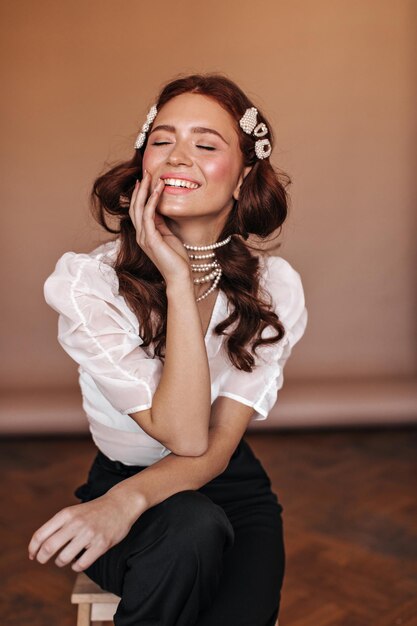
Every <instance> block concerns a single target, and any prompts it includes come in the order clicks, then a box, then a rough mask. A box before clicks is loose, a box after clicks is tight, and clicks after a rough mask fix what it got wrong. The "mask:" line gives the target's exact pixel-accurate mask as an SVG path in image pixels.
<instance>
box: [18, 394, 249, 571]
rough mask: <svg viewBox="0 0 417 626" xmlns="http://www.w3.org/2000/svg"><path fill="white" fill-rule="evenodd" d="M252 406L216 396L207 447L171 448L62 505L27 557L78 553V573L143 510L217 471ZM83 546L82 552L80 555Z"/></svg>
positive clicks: (63, 559)
mask: <svg viewBox="0 0 417 626" xmlns="http://www.w3.org/2000/svg"><path fill="white" fill-rule="evenodd" d="M253 411H254V410H253V409H252V407H249V406H246V405H244V404H241V403H240V402H236V401H235V400H232V399H230V398H227V397H219V398H217V399H216V401H215V402H214V403H213V409H212V414H211V422H210V429H209V447H208V450H207V452H205V453H204V454H202V455H201V456H199V457H179V456H177V455H175V454H172V453H171V454H169V455H168V456H166V457H164V458H163V459H161V460H160V461H157V462H156V463H154V464H152V465H151V466H149V467H147V468H146V469H144V470H142V471H141V472H139V473H138V474H136V475H134V476H131V477H130V478H126V479H125V480H123V481H122V482H120V483H118V484H117V485H115V486H114V487H112V488H111V489H109V491H107V492H106V493H105V494H104V495H103V496H100V497H98V498H96V499H94V500H91V501H90V502H84V503H82V504H75V505H73V506H69V507H65V508H64V509H61V510H60V511H59V512H58V513H57V514H56V515H54V516H53V517H52V518H51V519H50V520H48V521H47V522H46V523H45V524H44V525H43V526H41V527H40V528H38V530H37V531H36V532H35V533H34V535H33V536H32V538H31V540H30V543H29V547H28V550H29V558H30V559H35V558H36V560H37V561H38V562H39V563H46V562H47V561H49V559H50V558H51V557H52V556H53V555H54V554H56V553H57V552H59V554H58V556H57V557H56V558H55V564H56V565H58V566H59V567H63V566H64V565H67V564H68V563H71V562H72V561H74V559H76V558H77V557H79V558H78V560H77V561H76V562H75V563H73V565H72V569H73V570H74V571H78V572H79V571H82V570H84V569H87V568H88V567H89V566H90V565H91V564H92V563H94V561H96V560H97V559H98V558H99V557H100V556H101V555H102V554H104V552H106V551H107V550H109V549H110V548H111V547H112V546H114V545H115V544H116V543H119V542H120V541H121V540H122V539H123V538H124V537H125V536H126V535H127V533H128V532H129V530H130V528H131V526H132V525H133V523H134V522H135V521H136V520H137V519H138V518H139V517H140V516H141V515H142V513H144V512H145V511H146V510H147V509H149V508H151V507H152V506H155V505H156V504H158V503H159V502H162V501H163V500H166V498H169V496H171V495H173V494H175V493H178V492H180V491H185V490H187V489H193V490H196V489H199V488H200V487H202V486H203V485H205V484H206V483H208V482H210V480H212V479H213V478H215V477H216V476H218V475H219V474H221V473H222V472H223V471H224V469H225V468H226V467H227V465H228V463H229V460H230V457H231V456H232V454H233V452H234V451H235V449H236V447H237V445H238V443H239V441H240V439H241V438H242V436H243V434H244V432H245V430H246V428H247V425H248V423H249V420H250V418H251V416H252V414H253ZM65 544H67V545H65ZM64 546H65V547H64ZM82 550H85V552H84V553H83V554H82V555H81V556H79V555H80V552H81V551H82Z"/></svg>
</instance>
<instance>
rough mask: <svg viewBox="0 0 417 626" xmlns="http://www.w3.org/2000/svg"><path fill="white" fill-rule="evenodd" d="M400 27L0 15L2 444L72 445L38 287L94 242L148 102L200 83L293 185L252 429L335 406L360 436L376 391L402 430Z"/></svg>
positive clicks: (328, 3) (407, 94)
mask: <svg viewBox="0 0 417 626" xmlns="http://www.w3.org/2000/svg"><path fill="white" fill-rule="evenodd" d="M415 14H416V3H414V2H413V0H397V1H396V2H393V1H392V0H360V1H355V2H346V1H341V0H339V1H338V0H315V1H313V0H311V1H310V0H304V1H301V0H299V1H295V0H288V1H285V2H284V1H277V0H265V1H264V2H260V3H258V4H255V3H253V2H247V1H243V2H242V1H239V2H237V1H236V2H231V1H229V2H227V1H224V0H223V1H220V0H215V1H212V2H209V3H205V4H203V3H196V2H194V1H191V0H183V1H182V2H179V1H177V2H176V3H172V2H166V1H165V2H158V3H150V2H149V3H148V2H146V3H145V2H140V1H139V0H123V1H116V0H88V1H87V0H85V1H82V0H76V1H74V0H72V1H71V2H70V1H67V2H64V1H62V0H36V1H35V0H32V1H30V0H19V1H18V2H8V1H6V2H3V3H2V19H1V41H2V48H3V54H2V81H1V83H2V92H3V97H2V98H1V103H0V106H1V109H2V111H1V119H2V132H1V136H2V154H1V157H2V160H1V169H2V188H1V207H2V228H1V264H0V271H1V274H2V275H1V280H2V285H3V296H4V297H3V299H2V324H1V334H2V336H1V345H2V357H3V358H2V359H1V389H2V390H3V392H4V402H5V403H4V405H3V407H4V410H3V414H2V416H3V417H2V421H3V426H2V427H1V426H0V428H2V429H3V430H13V429H15V430H25V429H26V430H31V429H32V430H36V429H37V428H38V427H39V428H41V427H42V428H46V429H47V430H48V428H49V427H51V428H52V429H59V428H63V429H64V430H65V428H66V426H65V424H68V423H69V422H71V427H72V428H73V429H75V430H77V429H78V428H83V426H82V425H83V424H84V418H83V417H82V413H81V410H80V406H79V400H78V396H77V393H78V391H77V372H76V365H75V364H74V362H72V361H71V359H70V358H69V357H68V356H67V355H66V354H65V353H64V352H63V351H62V349H61V348H60V346H59V345H58V344H57V342H56V330H57V329H56V323H57V319H56V314H55V313H54V312H53V311H52V310H51V309H49V307H48V306H47V305H46V303H45V302H44V300H43V293H42V286H43V282H44V280H45V278H46V277H47V275H48V274H49V273H50V272H51V271H52V269H53V267H54V265H55V263H56V260H57V259H58V257H59V256H60V255H61V254H62V253H63V252H65V251H67V250H75V251H87V250H90V249H91V248H92V247H94V246H95V245H97V243H98V242H99V241H101V240H103V238H105V237H106V236H105V235H102V234H101V233H100V231H99V228H98V226H96V225H95V224H94V223H93V222H92V219H91V218H90V216H89V213H88V208H87V195H88V192H89V190H90V186H91V183H92V180H93V178H94V177H95V176H96V175H97V174H98V173H99V171H100V170H101V169H102V167H103V166H104V162H105V161H106V160H108V161H113V160H115V159H118V158H125V157H127V156H129V155H130V154H131V153H132V145H133V141H134V138H135V137H136V134H137V131H138V130H139V128H140V126H141V125H142V123H143V121H144V118H145V115H146V112H147V110H148V107H149V105H150V104H151V103H152V102H153V98H154V96H155V95H156V93H157V91H158V90H159V88H160V86H161V85H162V84H163V83H164V82H165V81H167V80H169V79H171V78H173V77H174V76H176V75H177V74H178V73H180V72H181V73H184V72H200V71H202V72H204V71H222V72H225V73H226V74H227V75H228V76H230V77H231V78H232V79H234V80H235V81H236V82H238V84H240V86H241V87H242V88H243V89H244V90H246V91H247V92H248V94H249V95H250V96H252V97H253V98H254V100H255V102H256V103H258V104H259V106H260V107H262V108H263V110H264V111H265V113H266V114H267V115H268V116H269V118H270V120H271V122H272V124H273V126H274V130H275V133H276V137H277V147H276V149H275V151H274V153H273V162H274V163H275V164H277V165H279V166H280V167H282V168H283V169H284V170H286V171H288V172H289V173H290V175H291V176H292V177H293V181H294V184H293V187H292V199H293V200H292V207H291V211H290V217H289V219H288V221H287V223H286V226H285V230H284V233H283V237H282V241H283V245H282V247H281V249H280V251H279V254H281V255H282V256H284V257H285V258H287V259H288V260H289V261H290V262H291V263H292V264H293V265H294V267H295V268H296V269H297V270H298V271H299V272H300V273H301V275H302V277H303V281H304V287H305V293H306V300H307V306H308V309H309V326H308V330H307V332H306V334H305V336H304V338H303V340H302V342H300V344H299V346H297V347H296V348H295V350H294V353H293V355H292V357H291V359H290V361H289V363H288V364H287V367H286V386H285V388H284V390H283V391H282V392H281V395H282V409H280V408H279V405H280V403H279V402H278V403H277V405H276V409H275V410H274V414H273V416H272V418H271V419H272V421H271V422H269V424H271V423H274V420H275V419H276V422H277V423H282V424H285V423H286V422H288V423H293V424H302V423H303V420H304V421H307V422H308V423H315V424H319V423H320V422H321V417H320V415H324V413H325V412H326V398H327V397H328V392H329V393H330V395H331V394H332V393H333V391H334V390H337V389H341V388H343V389H344V390H345V391H344V392H343V393H341V394H339V395H338V392H337V393H336V396H335V397H336V399H337V398H339V402H337V400H336V401H335V403H334V405H331V406H332V407H333V409H334V410H333V409H332V413H331V415H332V416H333V417H332V418H331V420H330V421H332V420H333V422H334V423H340V422H341V421H343V419H344V420H346V421H349V419H350V417H351V419H352V420H353V421H356V422H358V421H359V422H360V421H361V413H360V411H361V410H362V409H361V407H362V408H363V404H361V402H360V401H359V400H358V402H356V399H358V398H359V396H360V397H361V398H362V397H364V396H366V395H367V393H366V389H368V388H369V389H371V388H372V389H373V392H372V394H373V395H372V394H371V393H370V394H369V397H368V400H367V401H368V404H369V406H370V407H371V410H370V413H369V414H370V415H371V414H372V416H373V417H372V419H373V420H374V421H378V420H379V419H380V420H381V421H382V420H383V419H384V418H383V416H382V412H383V411H382V404H381V399H380V398H381V396H380V394H379V391H378V389H379V390H381V391H383V392H384V393H387V390H388V391H389V389H390V388H391V387H390V385H393V387H392V389H393V390H394V388H395V389H396V390H397V391H395V392H394V391H393V392H392V394H391V395H390V394H389V393H388V395H389V398H388V400H387V402H388V405H389V406H391V405H390V404H389V402H391V403H392V408H393V410H392V417H393V418H397V419H402V418H404V419H406V420H410V419H416V417H417V401H416V395H415V389H416V385H415V380H416V374H417V372H416V370H417V341H416V300H417V298H416V285H417V283H416V252H415V250H416V246H415V236H416V229H415V226H416V210H415V208H416V202H415V200H416V183H415V175H414V174H415V170H416V149H415V146H416V143H415V141H416V132H415V131H416V125H415V103H416V101H415V69H416V68H415V65H416V63H415V59H416V54H415V53H416V46H415V34H414V33H415V28H414V27H415V21H416V20H415V17H416V15H415ZM287 381H288V382H287ZM368 383H369V387H367V385H368ZM375 385H376V386H375ZM398 385H399V386H398ZM358 386H359V387H360V388H361V389H362V390H365V391H362V392H361V393H362V395H361V394H359V395H356V392H355V389H356V390H357V389H358ZM287 389H288V390H287ZM302 389H303V390H304V392H303V393H304V395H303V394H302V393H301V390H302ZM398 389H400V391H398ZM60 390H64V391H65V393H64V395H63V396H62V398H65V399H66V398H67V397H73V398H75V400H74V401H73V402H74V407H73V412H72V413H71V412H70V416H69V417H68V415H66V416H65V415H64V413H65V411H64V408H63V401H61V400H60V398H61V396H60ZM291 390H292V391H291ZM311 390H313V391H314V394H313V395H314V398H315V399H316V400H317V398H319V401H318V404H317V407H318V408H317V410H316V412H315V413H314V411H313V413H314V415H313V417H312V418H309V419H307V418H306V417H305V416H306V415H307V413H308V412H309V410H310V413H311V406H312V402H314V400H313V396H312V395H311V393H310V392H311ZM332 390H333V391H332ZM317 394H318V395H317ZM363 394H364V396H363ZM404 394H405V395H404ZM47 396H48V402H49V404H48V407H49V409H48V410H49V411H50V412H49V413H48V412H47V409H46V404H45V398H46V397H47ZM33 398H35V399H36V398H37V400H36V402H37V406H38V409H39V407H40V409H39V410H38V413H37V414H36V415H35V413H33V412H32V413H31V411H30V407H31V406H32V402H34V400H33ZM51 398H57V401H56V402H55V404H54V403H52V405H51ZM301 398H303V400H301ZM404 398H406V401H405V406H406V408H404ZM348 400H349V401H350V404H349V402H348ZM397 400H398V403H399V404H398V406H402V407H403V408H402V409H400V408H399V409H398V411H396V406H397V404H396V402H397ZM19 403H23V404H22V406H26V409H21V410H19V406H20V404H19ZM346 403H347V404H346ZM64 404H65V406H66V407H68V406H69V405H68V403H67V400H65V403H64ZM342 404H343V405H344V412H343V411H342V412H341V413H340V414H339V417H340V419H339V417H338V411H337V406H339V408H340V407H341V406H342ZM51 406H52V409H51ZM329 406H330V405H327V410H329ZM384 406H385V407H386V406H387V405H386V404H385V405H384ZM42 407H44V408H45V411H44V412H43V409H42ZM284 407H286V408H284ZM320 407H322V409H323V411H322V413H320ZM346 407H350V408H346ZM28 409H29V410H28ZM358 411H359V413H358ZM342 413H343V415H344V416H345V417H342ZM365 413H366V411H365ZM46 414H48V417H47V418H43V417H42V415H46ZM349 415H350V417H349ZM303 416H304V417H303ZM42 419H43V426H41V422H42ZM45 419H46V426H45ZM388 419H390V418H388ZM57 421H58V422H59V425H58V426H57V425H56V423H57ZM265 424H266V423H263V424H262V427H264V426H265ZM63 425H64V426H63ZM80 425H81V426H80Z"/></svg>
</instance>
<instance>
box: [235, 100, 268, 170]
mask: <svg viewBox="0 0 417 626" xmlns="http://www.w3.org/2000/svg"><path fill="white" fill-rule="evenodd" d="M257 115H258V109H257V108H256V107H250V108H249V109H246V111H245V113H244V114H243V116H242V117H241V119H240V121H239V124H240V127H241V128H242V129H243V130H244V131H245V133H246V134H248V135H252V133H253V135H254V137H264V136H265V135H266V134H267V133H268V132H269V131H268V127H267V126H266V124H264V123H263V122H260V123H259V124H257V122H258V120H257ZM271 151H272V147H271V143H270V141H269V139H258V140H257V141H256V142H255V153H256V156H257V157H258V159H266V158H267V157H269V155H270V154H271Z"/></svg>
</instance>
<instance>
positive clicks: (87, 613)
mask: <svg viewBox="0 0 417 626" xmlns="http://www.w3.org/2000/svg"><path fill="white" fill-rule="evenodd" d="M77 626H91V604H89V603H87V602H86V603H81V604H79V605H78V615H77Z"/></svg>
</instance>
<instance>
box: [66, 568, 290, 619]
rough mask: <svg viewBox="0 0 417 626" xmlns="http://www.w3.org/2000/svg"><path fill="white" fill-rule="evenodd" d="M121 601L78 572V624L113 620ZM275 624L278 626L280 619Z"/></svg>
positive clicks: (73, 596) (74, 598)
mask: <svg viewBox="0 0 417 626" xmlns="http://www.w3.org/2000/svg"><path fill="white" fill-rule="evenodd" d="M119 602H120V597H119V596H116V595H115V594H114V593H110V592H109V591H104V589H102V588H101V587H100V586H99V585H97V584H96V583H95V582H94V581H93V580H91V578H89V577H88V576H87V574H84V572H80V573H79V574H77V577H76V579H75V582H74V588H73V590H72V594H71V603H72V604H78V613H77V626H91V625H92V623H93V622H112V621H113V616H114V614H115V613H116V609H117V605H118V604H119ZM275 626H278V620H277V621H276V623H275Z"/></svg>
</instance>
